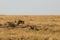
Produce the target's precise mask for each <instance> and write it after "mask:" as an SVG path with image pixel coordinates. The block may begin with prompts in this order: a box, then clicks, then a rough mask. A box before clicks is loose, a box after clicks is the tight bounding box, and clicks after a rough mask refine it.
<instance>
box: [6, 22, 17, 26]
mask: <svg viewBox="0 0 60 40" xmlns="http://www.w3.org/2000/svg"><path fill="white" fill-rule="evenodd" d="M7 25H8V27H16V24H15V23H13V22H8V23H7Z"/></svg>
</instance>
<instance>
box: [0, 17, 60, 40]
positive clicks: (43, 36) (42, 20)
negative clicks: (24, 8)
mask: <svg viewBox="0 0 60 40" xmlns="http://www.w3.org/2000/svg"><path fill="white" fill-rule="evenodd" d="M18 20H23V21H24V22H25V24H24V25H36V28H38V29H39V30H38V31H36V30H30V29H29V28H20V27H15V28H6V27H5V26H4V27H3V28H0V40H60V16H0V23H1V24H5V23H6V22H10V21H11V22H15V21H18Z"/></svg>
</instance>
